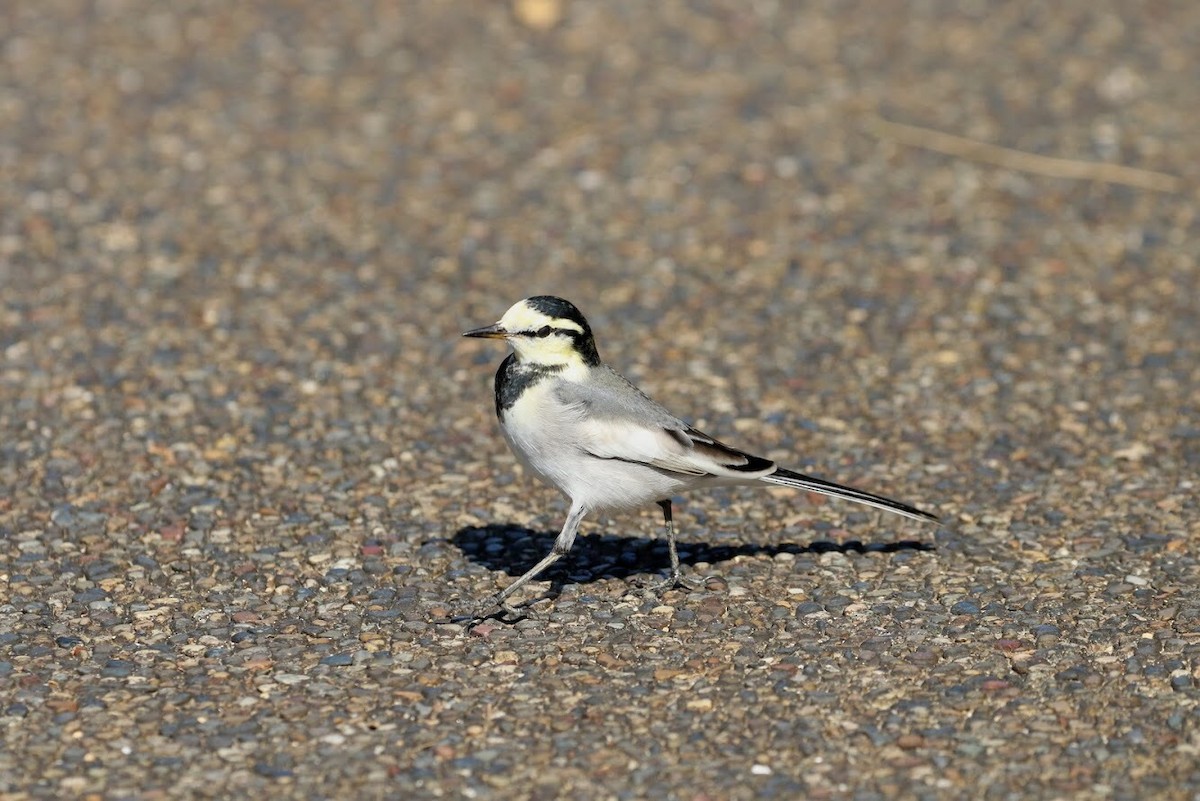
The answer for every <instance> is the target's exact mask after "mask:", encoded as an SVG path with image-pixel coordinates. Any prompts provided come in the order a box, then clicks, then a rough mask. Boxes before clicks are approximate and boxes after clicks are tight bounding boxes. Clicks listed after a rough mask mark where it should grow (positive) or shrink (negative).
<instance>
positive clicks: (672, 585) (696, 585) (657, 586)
mask: <svg viewBox="0 0 1200 801" xmlns="http://www.w3.org/2000/svg"><path fill="white" fill-rule="evenodd" d="M646 589H648V590H650V592H652V593H654V594H655V595H662V594H663V593H665V592H669V591H671V590H674V589H683V590H687V591H688V592H699V591H700V590H702V589H704V582H703V581H697V580H696V579H686V578H684V577H683V574H682V573H680V572H679V571H678V570H672V571H671V574H670V575H669V576H667V577H666V578H665V579H663V580H662V581H657V582H655V583H653V584H651V585H650V586H649V587H647V588H646Z"/></svg>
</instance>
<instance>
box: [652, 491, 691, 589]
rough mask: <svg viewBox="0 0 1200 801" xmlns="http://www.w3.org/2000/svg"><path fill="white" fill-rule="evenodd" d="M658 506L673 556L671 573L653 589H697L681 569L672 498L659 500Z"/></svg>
mask: <svg viewBox="0 0 1200 801" xmlns="http://www.w3.org/2000/svg"><path fill="white" fill-rule="evenodd" d="M658 506H659V508H660V509H662V511H663V524H664V525H665V526H666V527H667V554H668V555H669V556H670V558H671V575H670V577H668V578H666V579H664V580H663V581H661V582H659V583H658V584H655V585H654V586H653V587H651V590H653V591H654V592H666V591H667V590H673V589H675V588H676V587H683V588H684V589H687V590H695V589H697V587H696V585H694V584H693V583H692V582H690V581H686V580H684V578H683V574H682V573H681V572H680V570H679V551H677V550H676V549H675V522H674V521H673V520H672V519H671V500H670V499H669V498H667V499H665V500H661V501H658Z"/></svg>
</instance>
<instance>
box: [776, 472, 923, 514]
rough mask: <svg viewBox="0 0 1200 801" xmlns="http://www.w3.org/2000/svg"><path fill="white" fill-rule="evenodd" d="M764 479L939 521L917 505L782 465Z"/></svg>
mask: <svg viewBox="0 0 1200 801" xmlns="http://www.w3.org/2000/svg"><path fill="white" fill-rule="evenodd" d="M762 480H763V481H768V482H770V483H772V484H780V485H782V486H784V487H796V488H797V489H803V490H808V491H809V492H819V493H821V494H822V495H830V496H832V497H834V498H844V499H846V500H847V501H854V502H855V503H865V504H866V505H867V506H874V507H875V508H877V509H884V510H886V511H889V512H895V513H896V514H898V515H904V516H905V517H911V518H912V519H913V520H931V521H933V522H934V523H937V522H938V518H937V515H932V514H930V513H929V512H924V511H922V510H920V509H918V508H917V507H915V506H909V505H908V504H906V503H900V501H893V500H892V499H891V498H885V497H883V496H882V495H875V494H874V493H870V492H863V491H862V490H860V489H854V487H843V486H842V485H841V484H834V483H833V482H832V481H826V480H825V479H823V478H813V477H812V476H806V475H804V474H803V473H793V472H792V471H791V470H784V469H783V468H782V467H781V468H779V469H778V470H776V471H775V472H774V473H772V474H771V475H769V476H763V477H762Z"/></svg>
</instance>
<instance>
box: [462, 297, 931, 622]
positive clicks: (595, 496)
mask: <svg viewBox="0 0 1200 801" xmlns="http://www.w3.org/2000/svg"><path fill="white" fill-rule="evenodd" d="M463 336H467V337H485V338H489V339H504V340H507V341H508V344H509V345H511V346H512V349H513V352H512V353H510V354H509V356H508V358H506V359H505V360H504V362H503V363H502V364H501V365H500V369H499V370H498V371H496V415H497V416H498V417H499V418H500V428H501V430H502V431H503V432H504V438H505V439H506V440H508V444H509V447H511V448H512V450H513V453H515V454H516V455H517V458H518V459H520V461H521V463H522V464H524V465H525V467H526V468H527V469H528V470H530V471H531V472H532V473H533V474H534V475H535V476H537V477H538V478H540V479H541V480H542V481H544V482H546V483H547V484H549V485H550V486H552V487H554V488H555V489H557V490H558V491H559V492H561V493H562V494H563V495H564V496H566V498H567V501H568V502H569V503H570V511H569V512H568V513H567V520H566V522H565V523H564V524H563V527H562V531H561V532H560V533H559V535H558V537H557V539H555V541H554V547H553V549H552V550H551V551H550V553H549V554H547V555H546V558H544V559H542V560H541V561H540V562H538V563H537V564H536V565H534V566H533V567H532V568H530V569H529V570H528V571H527V572H526V573H525V574H524V575H522V576H521V577H520V578H518V579H517V580H516V581H514V582H513V583H512V584H510V585H508V587H506V588H505V589H504V590H503V591H502V592H500V593H499V594H498V595H496V596H495V597H494V598H492V599H491V600H490V601H488V603H487V604H486V605H485V606H484V607H481V609H480V611H481V612H484V611H489V610H493V609H496V608H497V607H499V608H500V609H503V610H504V611H506V612H508V613H513V612H514V611H515V610H514V609H513V608H512V607H511V606H509V604H508V603H507V599H508V598H509V597H510V596H511V595H512V594H513V593H514V592H516V591H517V590H518V589H519V588H521V587H522V586H524V585H525V584H527V583H528V582H530V581H532V580H533V579H535V578H536V577H537V576H538V575H539V574H541V573H542V571H544V570H545V569H546V568H548V567H550V565H552V564H554V563H555V562H556V561H558V560H559V559H560V558H562V557H563V556H565V555H566V554H567V553H568V552H569V551H570V550H571V546H572V544H573V543H574V542H575V535H576V534H577V533H578V532H579V524H580V522H581V521H582V520H583V518H584V516H585V515H587V514H588V513H589V512H606V511H616V510H624V509H633V508H636V507H639V506H644V505H645V504H647V503H650V502H655V503H657V504H658V505H659V506H660V507H661V508H662V511H663V518H664V521H665V524H666V530H667V548H668V551H669V554H670V559H671V576H670V578H669V579H668V580H667V581H666V582H664V583H663V585H661V586H676V585H679V584H680V583H682V580H681V578H680V572H679V555H678V553H677V552H676V550H675V531H674V526H673V525H672V521H671V498H672V497H673V496H675V495H678V494H679V493H682V492H687V491H689V490H694V489H702V488H705V487H715V486H729V485H737V484H743V485H745V484H778V485H782V486H785V487H795V488H797V489H802V490H808V491H809V492H817V493H821V494H822V495H831V496H833V497H835V498H844V499H845V500H848V501H855V502H856V503H862V504H866V505H868V506H874V507H876V508H879V509H884V510H886V511H889V512H895V513H896V514H899V515H903V516H905V517H909V518H913V519H914V520H925V521H933V522H937V519H938V518H937V517H936V516H935V515H932V514H930V513H929V512H925V511H922V510H921V509H918V508H916V507H914V506H909V505H908V504H905V503H900V502H899V501H894V500H892V499H890V498H885V497H883V496H881V495H875V494H873V493H870V492H865V491H863V490H859V489H854V488H853V487H846V486H842V485H840V484H834V483H833V482H830V481H825V480H824V479H820V478H814V477H813V476H806V475H803V474H801V473H796V472H793V471H791V470H785V469H784V468H782V467H779V466H777V465H776V464H775V463H774V462H772V461H771V460H769V459H764V458H763V457H761V456H754V455H752V454H749V453H745V452H743V451H739V450H737V449H735V448H731V447H729V446H728V445H725V444H724V443H721V442H718V441H717V440H715V439H713V438H712V437H710V436H708V435H707V434H704V433H701V432H700V431H697V430H696V429H694V428H692V427H691V426H689V425H688V424H687V423H685V422H684V421H682V420H680V419H679V418H678V417H676V416H675V415H673V414H671V413H670V412H668V411H667V410H666V409H664V408H663V407H662V406H660V405H658V404H657V403H655V402H654V401H653V400H651V399H650V398H649V397H648V396H647V395H646V394H645V393H643V392H642V391H641V390H640V389H638V388H637V387H635V386H634V385H633V384H631V383H629V381H627V380H626V379H625V378H624V377H622V376H621V375H620V374H619V373H617V372H616V371H615V370H613V369H612V368H611V367H609V366H608V365H606V364H604V362H602V361H600V354H599V353H598V352H597V351H596V342H595V340H594V339H593V338H592V329H591V327H590V326H589V325H588V323H587V320H585V319H584V317H583V315H582V314H580V313H579V309H577V308H575V306H574V305H572V304H571V303H569V302H567V301H565V300H563V299H562V298H556V297H551V296H548V295H542V296H538V297H532V298H526V299H525V300H522V301H520V302H518V303H516V304H515V305H514V306H513V307H512V308H510V309H509V310H508V311H507V312H505V313H504V316H503V317H501V318H500V320H499V322H497V323H495V324H493V325H489V326H484V327H483V328H476V329H475V330H473V331H467V332H466V333H465V334H463ZM481 616H482V615H480V614H476V615H474V617H475V618H478V617H481Z"/></svg>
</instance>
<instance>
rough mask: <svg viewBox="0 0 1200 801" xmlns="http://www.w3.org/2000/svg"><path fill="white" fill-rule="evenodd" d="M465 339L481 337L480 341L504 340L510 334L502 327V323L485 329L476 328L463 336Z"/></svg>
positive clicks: (486, 326) (487, 326) (493, 324)
mask: <svg viewBox="0 0 1200 801" xmlns="http://www.w3.org/2000/svg"><path fill="white" fill-rule="evenodd" d="M463 336H464V337H479V338H480V339H504V338H506V337H507V336H508V332H507V331H505V330H504V329H503V328H501V327H500V323H492V324H491V325H485V326H484V327H483V328H475V329H473V330H471V331H467V332H466V333H465V334H463Z"/></svg>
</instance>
